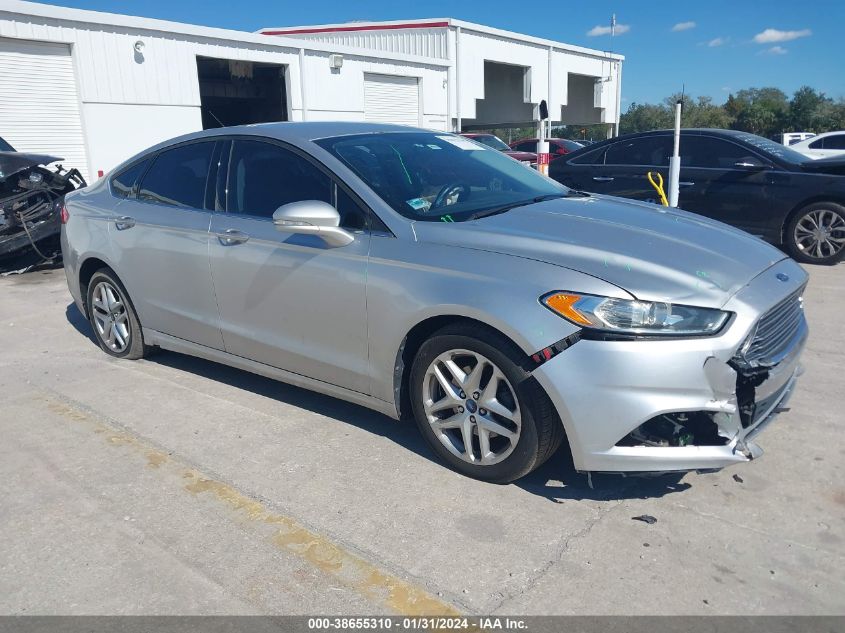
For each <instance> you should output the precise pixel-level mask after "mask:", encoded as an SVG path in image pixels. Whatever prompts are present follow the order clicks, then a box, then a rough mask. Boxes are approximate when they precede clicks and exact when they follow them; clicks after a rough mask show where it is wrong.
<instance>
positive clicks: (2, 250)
mask: <svg viewBox="0 0 845 633" xmlns="http://www.w3.org/2000/svg"><path fill="white" fill-rule="evenodd" d="M60 160H62V159H61V158H57V157H55V156H46V155H43V154H26V153H23V152H16V151H15V149H14V148H13V147H12V146H11V145H10V144H9V143H7V142H6V141H5V140H3V139H2V138H0V260H4V259H8V258H11V257H15V256H17V255H21V254H23V253H24V252H26V251H29V250H32V251H34V252H35V253H36V254H37V255H39V256H40V257H42V258H43V259H52V257H53V256H54V255H55V254H56V253H57V252H58V235H59V228H60V218H59V215H60V210H61V200H62V198H63V197H64V195H65V194H66V193H68V192H70V191H73V190H75V189H78V188H80V187H84V186H85V184H86V183H85V180H84V179H83V177H82V174H80V173H79V171H78V170H77V169H70V170H66V169H64V168H63V167H62V166H61V165H55V166H53V167H50V165H54V164H55V163H58V161H60ZM51 240H52V241H53V242H54V244H53V245H52V248H50V241H51Z"/></svg>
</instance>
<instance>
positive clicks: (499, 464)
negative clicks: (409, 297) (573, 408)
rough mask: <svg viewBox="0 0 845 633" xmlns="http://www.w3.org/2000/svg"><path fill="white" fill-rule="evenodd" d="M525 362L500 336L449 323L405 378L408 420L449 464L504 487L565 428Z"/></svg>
mask: <svg viewBox="0 0 845 633" xmlns="http://www.w3.org/2000/svg"><path fill="white" fill-rule="evenodd" d="M523 357H524V354H522V353H521V351H520V350H519V349H518V348H516V346H515V345H514V344H513V343H512V342H511V341H509V340H508V339H506V338H505V337H503V336H501V335H500V334H498V333H496V332H493V331H488V330H485V329H483V328H481V329H480V328H478V327H470V326H467V325H454V326H447V327H445V328H443V329H441V330H439V331H438V332H436V333H435V334H434V335H433V336H432V337H431V338H429V339H428V340H427V341H426V342H425V343H423V345H422V346H421V347H420V349H419V351H418V352H417V355H416V357H415V358H414V362H413V365H412V367H411V377H410V378H411V379H410V389H411V402H412V409H413V413H414V419H415V421H416V423H417V426H418V427H419V429H420V432H421V433H422V435H423V437H424V438H425V440H426V442H427V443H428V444H429V446H430V447H431V448H432V450H433V451H434V452H435V453H436V454H437V456H438V457H439V458H440V459H441V460H442V461H443V462H445V463H446V464H447V465H448V466H449V467H451V468H453V469H454V470H457V471H458V472H461V473H463V474H465V475H468V476H470V477H473V478H475V479H481V480H483V481H489V482H492V483H509V482H511V481H514V480H516V479H519V478H520V477H522V476H524V475H526V474H528V473H529V472H531V471H532V470H534V469H535V468H537V467H538V466H540V464H542V463H543V462H544V461H546V460H547V459H548V458H549V457H550V456H551V455H552V454H553V453H554V452H555V451H556V450H557V448H558V447H559V446H560V443H561V441H562V440H563V436H564V433H563V425H562V423H561V421H560V418H559V417H558V416H557V413H556V412H555V410H554V406H553V405H552V403H551V400H549V397H548V396H547V395H546V393H545V392H544V391H543V389H542V388H541V387H540V386H539V385H538V384H537V383H536V381H535V380H534V379H533V378H531V377H530V375H529V374H528V373H527V372H526V371H525V370H524V369H523V368H522V367H521V366H520V365H521V360H522V358H523Z"/></svg>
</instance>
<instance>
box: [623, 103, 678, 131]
mask: <svg viewBox="0 0 845 633" xmlns="http://www.w3.org/2000/svg"><path fill="white" fill-rule="evenodd" d="M672 125H673V118H672V113H671V112H670V111H669V108H668V107H666V105H654V104H640V103H632V104H631V105H630V106H629V107H628V111H627V112H625V114H623V115H622V116H621V117H620V118H619V133H620V134H628V133H630V132H646V131H648V130H660V129H664V128H668V127H672Z"/></svg>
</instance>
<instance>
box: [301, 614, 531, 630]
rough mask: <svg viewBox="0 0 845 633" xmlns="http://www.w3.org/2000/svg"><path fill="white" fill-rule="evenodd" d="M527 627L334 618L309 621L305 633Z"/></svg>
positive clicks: (512, 622)
mask: <svg viewBox="0 0 845 633" xmlns="http://www.w3.org/2000/svg"><path fill="white" fill-rule="evenodd" d="M526 627H527V624H526V622H525V621H524V620H521V619H519V618H498V617H474V618H466V617H426V616H418V617H404V618H399V617H346V618H344V617H334V618H309V619H308V629H309V630H312V631H321V630H322V631H355V630H391V629H396V630H400V631H413V630H417V631H419V630H429V631H442V630H468V629H473V630H476V631H498V630H511V631H519V630H525V629H526Z"/></svg>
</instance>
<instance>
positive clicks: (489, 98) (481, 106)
mask: <svg viewBox="0 0 845 633" xmlns="http://www.w3.org/2000/svg"><path fill="white" fill-rule="evenodd" d="M530 92H531V69H530V68H527V67H525V66H515V65H513V64H503V63H500V62H491V61H489V60H484V98H483V99H476V101H475V118H474V119H467V118H464V119H463V121H462V122H461V123H462V125H461V127H462V129H463V131H471V130H481V129H489V128H498V127H502V128H506V127H517V126H521V125H525V124H530V123H531V121H533V119H534V104H533V103H531V102H530V97H529V94H530Z"/></svg>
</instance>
